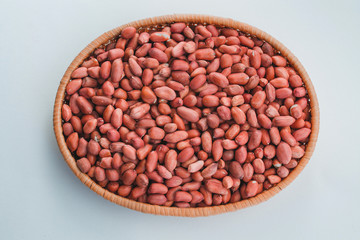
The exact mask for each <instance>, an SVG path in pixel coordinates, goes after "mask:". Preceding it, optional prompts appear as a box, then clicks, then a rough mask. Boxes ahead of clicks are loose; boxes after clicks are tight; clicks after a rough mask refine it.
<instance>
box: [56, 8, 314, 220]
mask: <svg viewBox="0 0 360 240" xmlns="http://www.w3.org/2000/svg"><path fill="white" fill-rule="evenodd" d="M174 22H185V23H188V24H195V23H201V24H213V25H216V26H221V27H229V28H234V29H237V30H239V31H241V32H244V33H247V34H250V35H252V36H256V37H258V38H259V39H262V40H264V41H266V42H268V43H269V44H271V45H272V46H273V47H274V48H275V49H276V50H278V51H279V52H280V53H281V55H282V56H284V57H285V58H286V59H287V60H288V61H289V63H290V65H291V66H292V67H293V68H294V69H295V70H296V71H297V72H298V74H299V75H300V76H301V78H302V79H303V82H304V84H305V87H306V89H307V91H308V96H309V98H310V106H311V125H312V132H311V135H310V139H309V142H308V144H307V146H306V151H305V155H304V156H303V157H302V159H301V160H300V161H299V164H298V165H297V167H296V168H295V169H293V170H292V171H291V172H290V174H289V176H288V177H286V178H285V179H283V180H282V181H281V182H280V183H278V184H277V185H276V186H274V187H272V188H270V189H269V190H265V191H264V192H262V193H260V194H258V195H256V196H255V197H252V198H249V199H246V200H241V201H239V202H235V203H229V204H226V205H220V206H210V207H198V208H177V207H164V206H156V205H150V204H147V203H140V202H136V201H133V200H130V199H127V198H124V197H120V196H119V195H116V194H114V193H111V192H109V191H107V190H106V189H104V188H102V187H100V186H99V185H98V184H97V183H95V182H94V181H93V180H92V179H91V178H90V177H89V176H88V175H86V174H84V173H82V172H80V170H79V169H78V167H77V166H76V162H75V159H74V157H73V156H72V154H71V152H70V151H69V149H68V147H67V145H66V143H65V138H64V135H63V129H62V119H61V107H62V104H63V101H64V97H65V88H66V85H67V84H68V83H69V81H70V75H71V73H72V72H73V71H74V70H75V69H76V68H77V67H78V66H79V65H80V64H81V63H82V62H83V61H84V60H85V59H86V58H87V57H89V55H90V54H91V53H92V52H93V51H94V50H95V49H96V48H98V47H100V46H101V45H104V44H107V43H109V42H110V41H111V40H112V39H114V38H116V37H118V36H119V34H120V33H121V30H122V29H124V28H125V27H128V26H133V27H135V28H137V29H138V28H146V27H149V26H150V27H152V26H155V27H156V26H159V25H160V26H161V25H165V24H170V23H174ZM53 114H54V115H53V124H54V131H55V135H56V140H57V143H58V145H59V148H60V151H61V153H62V155H63V156H64V159H65V161H66V162H67V164H68V165H69V167H70V168H71V170H72V171H73V172H74V173H75V175H76V176H77V177H78V178H79V179H80V181H81V182H82V183H84V184H85V185H86V186H88V187H89V188H90V189H91V190H93V191H94V192H96V193H97V194H99V195H100V196H102V197H103V198H105V199H107V200H109V201H111V202H113V203H116V204H118V205H121V206H124V207H127V208H130V209H133V210H136V211H140V212H144V213H151V214H158V215H168V216H183V217H200V216H208V215H214V214H220V213H225V212H230V211H235V210H238V209H242V208H246V207H250V206H253V205H256V204H259V203H261V202H264V201H266V200H268V199H269V198H271V197H272V196H274V195H275V194H277V193H278V192H280V191H281V190H282V189H284V188H285V187H286V186H287V185H289V184H290V183H291V182H292V181H293V180H294V179H295V178H296V177H297V176H298V175H299V173H300V172H301V171H302V170H303V168H304V167H305V166H306V164H307V163H308V161H309V160H310V157H311V155H312V153H313V151H314V149H315V145H316V141H317V137H318V133H319V105H318V100H317V97H316V93H315V90H314V87H313V84H312V82H311V80H310V78H309V76H308V74H307V72H306V71H305V69H304V67H303V66H302V64H301V63H300V62H299V60H298V59H297V58H296V57H295V56H294V55H293V54H292V53H291V52H290V51H289V50H288V49H287V48H286V47H285V46H284V45H283V44H282V43H280V42H279V41H278V40H276V39H275V38H273V37H272V36H270V35H269V34H267V33H265V32H263V31H261V30H259V29H257V28H255V27H253V26H250V25H248V24H245V23H241V22H238V21H234V20H232V19H229V18H222V17H215V16H207V15H194V14H186V15H183V14H179V15H177V14H175V15H166V16H160V17H153V18H148V19H144V20H139V21H134V22H131V23H128V24H125V25H122V26H120V27H117V28H115V29H113V30H111V31H108V32H106V33H104V34H102V35H101V36H100V37H98V38H97V39H95V40H94V41H93V42H91V43H90V44H89V45H88V46H87V47H86V48H85V49H84V50H82V51H81V52H80V54H79V55H78V56H77V57H76V58H75V59H74V60H73V62H72V63H71V64H70V66H69V67H68V69H67V70H66V72H65V74H64V76H63V78H62V79H61V82H60V86H59V88H58V91H57V94H56V99H55V105H54V113H53Z"/></svg>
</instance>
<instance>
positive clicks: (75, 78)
mask: <svg viewBox="0 0 360 240" xmlns="http://www.w3.org/2000/svg"><path fill="white" fill-rule="evenodd" d="M62 118H63V132H64V136H65V138H66V144H67V146H68V148H69V150H70V151H71V152H72V153H73V156H74V158H75V159H76V164H77V166H78V168H79V169H80V171H82V172H83V173H86V174H88V175H89V176H90V177H91V178H92V179H93V180H94V181H96V182H97V183H98V184H99V185H100V186H101V187H104V188H106V189H107V190H109V191H110V192H113V193H115V194H118V195H120V196H122V197H127V198H130V199H133V200H136V201H139V202H146V203H150V204H154V205H165V206H175V207H203V206H215V205H220V204H227V203H230V202H237V201H241V200H242V199H247V198H250V197H254V196H255V195H257V194H259V193H261V192H262V191H264V190H267V189H269V188H271V187H272V186H274V185H276V184H277V183H279V182H280V181H282V179H284V178H286V177H287V176H288V175H289V173H290V172H291V170H292V169H294V168H295V167H296V166H297V164H298V161H299V160H300V159H301V158H302V157H303V155H304V153H305V147H306V143H307V142H308V140H309V135H310V133H311V123H310V118H311V116H310V106H309V98H308V96H307V91H306V88H305V86H304V84H303V81H302V79H301V77H300V76H299V75H298V74H297V73H296V71H295V70H294V69H293V68H292V67H291V66H290V65H289V63H288V61H287V60H286V59H285V58H284V57H283V56H281V55H280V53H279V52H277V51H276V50H275V49H274V48H273V47H272V46H271V45H270V44H268V43H267V42H264V41H262V40H260V39H258V38H256V37H251V36H247V35H245V34H244V33H241V32H238V31H237V30H235V29H230V28H218V27H215V26H213V25H201V24H191V25H187V24H185V23H173V24H171V25H168V26H163V27H162V28H158V29H150V28H149V29H146V31H144V32H140V31H138V30H137V29H135V28H133V27H127V28H125V29H123V30H122V32H121V35H120V36H119V38H117V39H115V41H113V42H111V43H110V44H108V45H106V46H104V47H100V48H98V49H96V50H95V51H94V52H93V54H92V55H91V56H90V57H89V58H88V59H87V60H85V61H84V62H83V63H82V64H81V66H79V67H78V68H77V69H75V70H74V71H73V72H72V75H71V81H70V82H69V83H68V85H67V86H66V96H65V101H64V104H63V106H62Z"/></svg>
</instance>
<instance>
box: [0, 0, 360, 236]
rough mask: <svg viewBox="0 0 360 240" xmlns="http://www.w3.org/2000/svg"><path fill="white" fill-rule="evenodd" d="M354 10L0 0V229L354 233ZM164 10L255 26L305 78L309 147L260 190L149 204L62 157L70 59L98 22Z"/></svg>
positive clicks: (104, 25)
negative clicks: (226, 208) (58, 123)
mask: <svg viewBox="0 0 360 240" xmlns="http://www.w3.org/2000/svg"><path fill="white" fill-rule="evenodd" d="M139 8H140V9H139ZM359 11H360V2H359V1H358V0H353V1H350V0H348V1H325V0H324V1H227V0H222V1H193V0H192V1H188V0H181V1H174V2H171V3H170V1H140V0H138V1H115V0H114V1H85V0H83V1H75V0H72V1H69V0H66V1H45V0H41V1H35V0H33V1H10V0H5V1H4V0H1V1H0V20H1V21H0V22H1V24H0V36H1V37H0V57H1V65H0V70H1V71H0V72H1V73H2V77H1V80H0V81H1V94H0V102H1V105H0V112H1V120H0V123H1V126H2V128H1V139H0V146H1V151H0V159H1V166H0V182H1V193H0V239H6V240H8V239H149V240H150V239H228V238H229V239H235V238H237V239H360V230H359V228H360V223H359V216H360V208H359V204H360V191H359V169H360V157H359V146H360V140H359V139H360V138H359V136H360V128H359V125H360V121H359V118H360V107H359V100H360V98H359V95H360V94H359V90H360V80H359V69H360V65H359V57H358V56H359V53H360V51H359V46H360V45H359V44H360V30H359V29H360V17H359ZM171 13H203V14H211V15H217V16H224V17H231V18H234V19H236V20H239V21H243V22H247V23H249V24H251V25H253V26H256V27H258V28H260V29H263V30H265V31H266V32H268V33H270V34H271V35H273V36H274V37H276V38H277V39H278V40H280V41H281V42H282V43H284V44H285V45H286V46H287V47H288V48H289V49H291V50H292V52H293V53H294V54H295V55H296V56H297V57H298V58H299V59H300V61H301V62H302V63H303V65H304V66H305V68H306V69H307V71H308V73H309V75H310V77H311V78H312V81H313V83H314V86H315V89H316V91H317V94H318V98H319V102H320V109H321V130H320V135H319V140H318V144H317V148H316V150H315V153H314V155H313V157H312V159H311V161H310V163H309V164H308V166H307V167H306V168H305V170H304V171H303V172H302V173H301V174H300V176H299V177H298V178H297V179H296V180H295V181H294V182H293V183H292V184H291V185H290V186H289V187H287V188H286V189H285V190H283V191H282V192H281V193H279V194H278V195H276V196H275V197H273V198H272V199H270V200H269V201H267V202H265V203H262V204H260V205H257V206H255V207H251V208H248V209H245V210H240V211H237V212H232V213H228V214H222V215H218V216H212V217H207V218H195V219H190V218H179V217H163V216H153V215H147V214H142V213H139V212H135V211H132V210H129V209H126V208H123V207H120V206H117V205H115V204H113V203H111V202H108V201H106V200H104V199H103V198H101V197H100V196H98V195H96V194H95V193H94V192H92V191H91V190H90V189H88V188H87V187H86V186H84V185H83V184H82V183H81V182H80V181H79V180H78V179H77V178H76V177H75V176H74V175H73V174H72V172H71V171H70V169H69V168H68V166H67V165H66V164H65V162H64V161H63V158H62V156H61V154H60V152H59V150H58V147H57V144H56V141H55V137H54V133H53V129H52V111H53V103H54V99H55V94H56V91H57V87H58V84H59V81H60V79H61V77H62V75H63V73H64V71H65V70H66V68H67V67H68V65H69V64H70V62H71V61H72V60H73V58H74V57H75V56H76V55H77V54H78V53H79V52H80V51H81V50H82V49H83V48H84V47H85V46H86V45H87V44H88V43H90V41H92V40H93V39H95V38H96V37H98V36H99V35H100V34H102V33H103V32H105V31H107V30H110V29H112V28H114V27H116V26H118V25H122V24H124V23H127V22H130V21H133V20H136V19H142V18H146V17H151V16H158V15H164V14H171ZM4 74H5V75H4Z"/></svg>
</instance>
